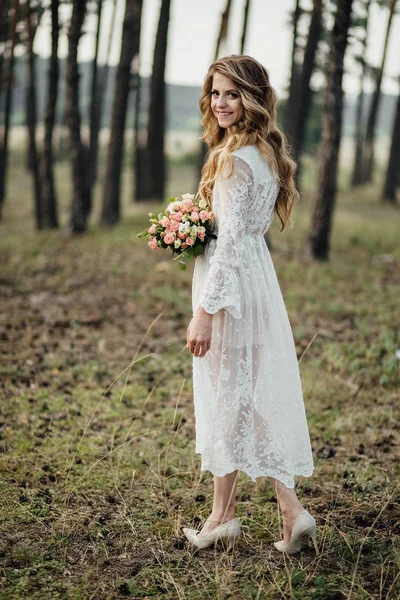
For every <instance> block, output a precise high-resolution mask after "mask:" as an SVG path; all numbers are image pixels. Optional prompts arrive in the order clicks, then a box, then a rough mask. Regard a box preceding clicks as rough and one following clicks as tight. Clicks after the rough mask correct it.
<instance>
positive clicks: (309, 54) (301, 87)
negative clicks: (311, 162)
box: [293, 0, 323, 181]
mask: <svg viewBox="0 0 400 600" xmlns="http://www.w3.org/2000/svg"><path fill="white" fill-rule="evenodd" d="M322 8H323V7H322V0H313V10H312V14H311V21H310V27H309V31H308V37H307V43H306V47H305V50H304V59H303V68H302V70H301V77H300V81H299V84H298V95H297V101H296V103H295V108H294V131H293V143H294V147H293V150H294V159H295V160H296V161H297V163H298V168H297V171H296V180H297V181H299V179H300V173H301V155H302V151H303V147H304V139H305V132H306V124H307V120H308V115H309V113H310V107H311V99H312V95H311V89H310V81H311V76H312V74H313V71H314V67H315V55H316V52H317V48H318V43H319V40H320V37H321V31H322Z"/></svg>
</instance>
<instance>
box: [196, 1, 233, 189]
mask: <svg viewBox="0 0 400 600" xmlns="http://www.w3.org/2000/svg"><path fill="white" fill-rule="evenodd" d="M231 8H232V0H226V5H225V10H223V11H222V13H221V25H220V28H219V32H218V37H217V41H216V44H215V53H214V61H216V60H218V58H219V56H220V50H221V46H222V45H223V44H224V43H225V42H226V39H227V37H228V28H229V18H230V15H231ZM207 150H208V148H207V145H206V144H205V143H204V142H201V146H200V153H199V158H198V163H197V182H196V184H197V185H196V187H198V183H199V182H200V179H201V171H202V169H203V165H204V161H205V159H206V156H207Z"/></svg>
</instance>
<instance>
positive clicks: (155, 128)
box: [141, 0, 171, 200]
mask: <svg viewBox="0 0 400 600" xmlns="http://www.w3.org/2000/svg"><path fill="white" fill-rule="evenodd" d="M170 5H171V0H162V2H161V10H160V18H159V21H158V28H157V35H156V43H155V46H154V58H153V71H152V75H151V84H150V108H149V122H148V128H147V150H146V153H145V161H146V164H145V171H146V172H147V176H145V181H144V186H143V187H144V190H143V191H144V195H143V196H142V198H141V199H142V200H146V199H150V198H151V199H157V200H163V199H164V194H165V180H166V164H165V153H164V135H165V113H166V98H165V76H164V75H165V62H166V54H167V39H168V25H169V11H170Z"/></svg>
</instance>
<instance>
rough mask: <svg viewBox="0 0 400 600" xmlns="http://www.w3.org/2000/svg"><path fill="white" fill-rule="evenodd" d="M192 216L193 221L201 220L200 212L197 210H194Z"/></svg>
mask: <svg viewBox="0 0 400 600" xmlns="http://www.w3.org/2000/svg"><path fill="white" fill-rule="evenodd" d="M190 218H191V219H192V221H198V220H199V213H198V212H197V211H196V210H194V211H193V212H192V214H191V215H190Z"/></svg>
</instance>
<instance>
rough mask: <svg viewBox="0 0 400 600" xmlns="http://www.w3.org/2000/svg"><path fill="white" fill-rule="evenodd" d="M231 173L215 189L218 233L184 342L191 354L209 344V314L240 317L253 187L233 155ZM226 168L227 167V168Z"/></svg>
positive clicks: (245, 169)
mask: <svg viewBox="0 0 400 600" xmlns="http://www.w3.org/2000/svg"><path fill="white" fill-rule="evenodd" d="M232 158H233V171H232V174H231V175H230V177H228V178H220V179H219V181H218V182H217V183H216V185H218V189H217V190H216V192H217V193H218V201H219V211H218V237H217V244H216V249H215V252H214V254H213V256H212V258H211V260H210V268H209V270H208V273H207V278H206V281H205V285H204V290H203V292H202V294H201V298H200V303H199V306H198V308H197V310H196V312H195V314H194V316H193V319H192V320H191V322H190V324H189V327H188V331H187V346H188V348H189V350H190V352H191V353H192V354H193V355H194V356H200V357H202V356H204V355H205V354H206V352H207V351H208V350H209V348H210V345H211V332H212V317H213V315H214V314H215V313H217V312H218V311H219V310H222V309H224V310H226V311H227V312H229V313H230V314H231V315H232V316H233V317H234V318H236V319H240V318H241V300H242V291H241V287H240V281H239V277H238V267H239V266H240V264H241V260H242V258H243V248H244V234H245V227H246V220H247V207H248V202H249V198H250V196H251V194H252V191H253V184H254V178H253V173H252V170H251V167H250V166H249V165H248V163H246V162H245V161H244V160H242V159H241V158H239V157H236V156H233V157H232ZM227 170H228V172H229V168H227Z"/></svg>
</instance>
